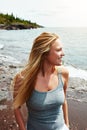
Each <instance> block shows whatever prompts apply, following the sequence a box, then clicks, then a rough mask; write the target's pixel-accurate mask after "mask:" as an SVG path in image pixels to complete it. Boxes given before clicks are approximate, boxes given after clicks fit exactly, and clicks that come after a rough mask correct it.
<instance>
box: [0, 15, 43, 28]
mask: <svg viewBox="0 0 87 130" xmlns="http://www.w3.org/2000/svg"><path fill="white" fill-rule="evenodd" d="M0 24H4V25H11V24H22V25H25V26H30V27H35V28H37V27H42V26H40V25H38V24H36V23H32V22H31V21H30V20H29V21H28V20H24V19H20V18H18V17H15V16H14V15H13V13H12V14H11V15H9V14H2V13H0Z"/></svg>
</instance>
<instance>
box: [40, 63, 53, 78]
mask: <svg viewBox="0 0 87 130" xmlns="http://www.w3.org/2000/svg"><path fill="white" fill-rule="evenodd" d="M54 71H55V66H54V65H51V64H49V63H47V62H44V64H43V66H42V68H41V72H42V75H43V76H44V77H45V76H46V75H50V74H52V73H53V72H54Z"/></svg>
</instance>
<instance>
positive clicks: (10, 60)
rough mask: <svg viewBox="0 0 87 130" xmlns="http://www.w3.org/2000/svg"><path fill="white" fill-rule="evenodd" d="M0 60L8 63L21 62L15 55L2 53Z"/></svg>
mask: <svg viewBox="0 0 87 130" xmlns="http://www.w3.org/2000/svg"><path fill="white" fill-rule="evenodd" d="M0 62H2V63H3V62H7V63H13V64H14V63H16V64H20V61H18V60H16V59H15V58H14V57H12V56H6V55H2V54H0Z"/></svg>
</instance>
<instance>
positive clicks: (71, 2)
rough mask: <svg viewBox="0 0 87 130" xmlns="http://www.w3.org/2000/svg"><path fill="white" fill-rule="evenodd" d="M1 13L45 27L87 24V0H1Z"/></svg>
mask: <svg viewBox="0 0 87 130" xmlns="http://www.w3.org/2000/svg"><path fill="white" fill-rule="evenodd" d="M0 13H4V14H6V13H8V14H12V13H13V15H14V16H15V17H19V18H21V19H24V20H30V21H31V22H36V23H38V24H40V25H42V26H45V27H66V26H87V0H0Z"/></svg>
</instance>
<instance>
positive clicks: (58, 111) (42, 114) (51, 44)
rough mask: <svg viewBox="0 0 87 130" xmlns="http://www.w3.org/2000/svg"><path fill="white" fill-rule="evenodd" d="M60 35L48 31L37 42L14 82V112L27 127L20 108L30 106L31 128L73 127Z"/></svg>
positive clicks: (62, 129) (64, 129)
mask: <svg viewBox="0 0 87 130" xmlns="http://www.w3.org/2000/svg"><path fill="white" fill-rule="evenodd" d="M63 56H64V53H63V48H62V43H61V41H60V38H59V37H58V36H57V35H56V34H54V33H47V32H44V33H42V34H40V36H38V37H37V38H36V39H35V40H34V43H33V46H32V49H31V52H30V56H29V61H28V64H27V65H26V67H25V69H24V70H23V71H22V72H21V73H20V74H17V75H16V77H15V79H14V81H15V84H14V113H15V117H16V120H17V123H18V124H19V128H20V130H26V128H25V125H24V121H23V116H22V114H21V111H20V108H21V106H22V105H23V104H24V103H26V106H27V109H28V119H27V130H69V129H68V127H69V120H68V106H67V101H66V89H67V83H68V71H67V69H66V68H65V67H63V66H62V57H63Z"/></svg>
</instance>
